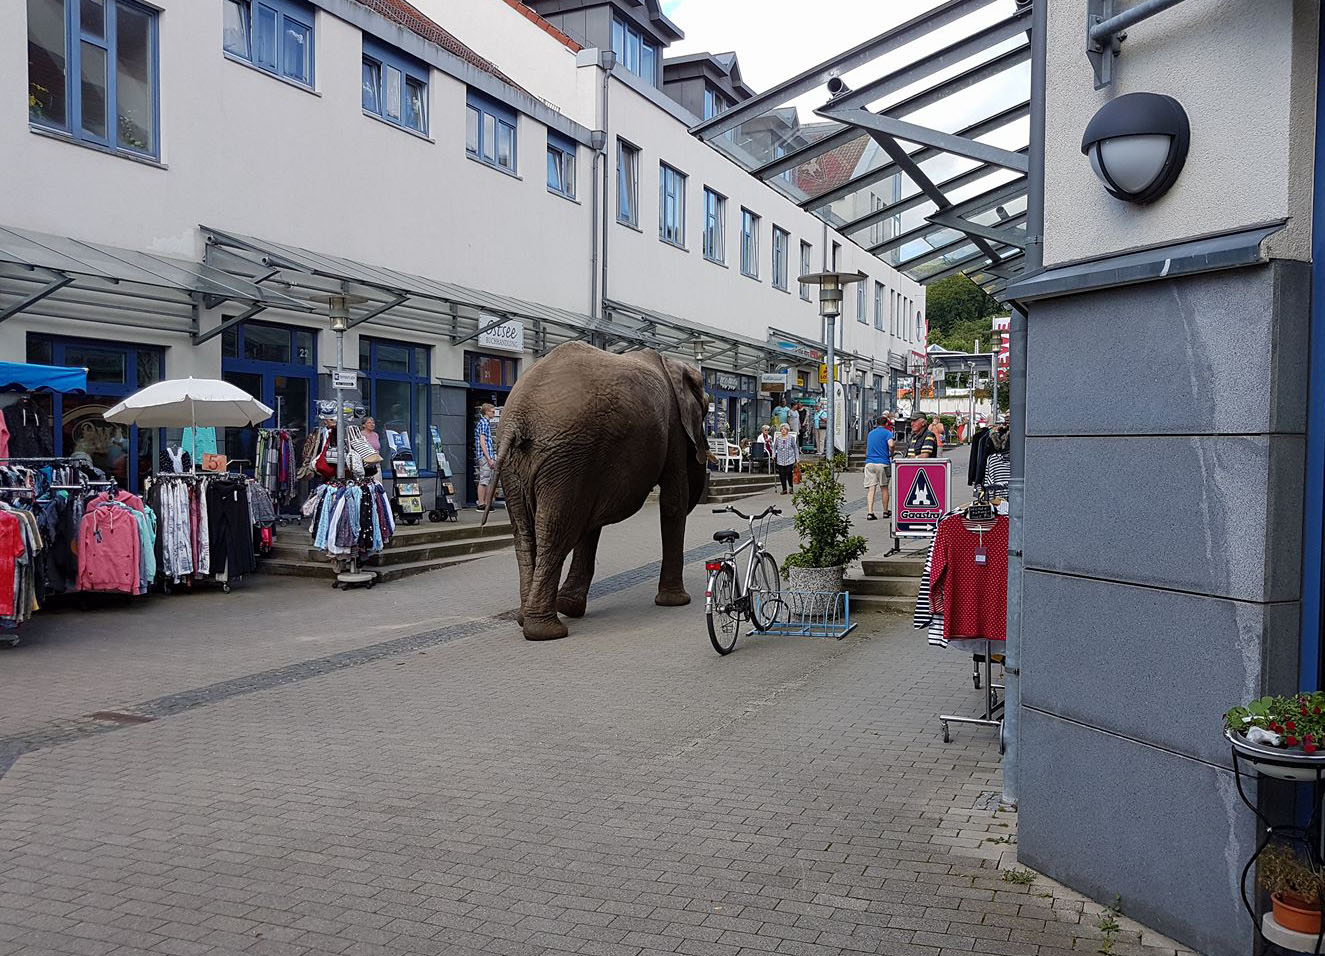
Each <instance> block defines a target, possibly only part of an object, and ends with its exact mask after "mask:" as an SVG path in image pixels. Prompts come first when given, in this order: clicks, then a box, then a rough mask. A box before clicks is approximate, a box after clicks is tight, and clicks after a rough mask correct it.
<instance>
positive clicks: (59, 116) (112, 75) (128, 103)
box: [27, 0, 160, 159]
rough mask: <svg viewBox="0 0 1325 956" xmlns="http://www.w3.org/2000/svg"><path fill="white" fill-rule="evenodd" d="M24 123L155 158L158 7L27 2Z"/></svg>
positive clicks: (84, 0)
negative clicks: (26, 118)
mask: <svg viewBox="0 0 1325 956" xmlns="http://www.w3.org/2000/svg"><path fill="white" fill-rule="evenodd" d="M27 6H28V121H29V122H30V123H32V125H33V126H38V127H41V128H43V129H50V130H58V131H59V132H61V133H65V134H67V135H68V136H70V137H71V138H73V139H74V140H77V141H78V142H81V143H86V144H90V145H95V146H100V147H102V148H104V149H108V150H111V151H113V152H119V153H127V154H133V155H138V156H148V157H151V158H153V159H155V158H157V157H158V156H159V155H160V144H159V137H158V132H157V131H158V127H159V125H160V124H159V117H160V108H159V101H160V95H159V94H160V82H159V78H158V69H157V59H158V57H157V11H156V10H153V9H151V8H150V7H145V6H143V5H142V4H140V3H136V2H134V0H80V2H76V0H27Z"/></svg>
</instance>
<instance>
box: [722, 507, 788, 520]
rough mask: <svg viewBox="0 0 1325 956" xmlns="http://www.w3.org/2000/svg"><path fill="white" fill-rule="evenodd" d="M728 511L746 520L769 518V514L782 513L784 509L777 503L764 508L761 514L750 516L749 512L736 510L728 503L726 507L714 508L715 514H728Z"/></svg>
mask: <svg viewBox="0 0 1325 956" xmlns="http://www.w3.org/2000/svg"><path fill="white" fill-rule="evenodd" d="M728 511H730V512H731V513H732V514H734V515H736V517H738V518H741V519H743V520H745V521H758V520H759V519H760V518H767V517H768V516H769V515H771V514H773V515H780V514H782V509H781V508H779V507H777V506H776V505H769V506H768V507H767V508H765V509H764V510H763V512H762V513H761V514H757V515H755V516H754V517H753V518H752V517H750V516H749V515H747V514H742V513H741V512H740V511H737V510H736V509H735V508H733V507H732V506H731V505H727V506H726V507H725V508H714V509H713V513H714V514H715V515H720V514H726V513H727V512H728Z"/></svg>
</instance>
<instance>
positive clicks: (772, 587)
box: [750, 551, 782, 631]
mask: <svg viewBox="0 0 1325 956" xmlns="http://www.w3.org/2000/svg"><path fill="white" fill-rule="evenodd" d="M781 609H782V578H781V576H780V575H779V574H778V562H777V559H776V558H774V557H773V555H771V554H769V553H768V552H767V551H761V552H759V560H758V561H756V562H755V566H754V570H753V571H751V573H750V620H751V621H752V622H753V623H754V626H755V627H757V628H759V629H760V630H761V631H762V630H766V629H768V628H770V627H772V626H773V625H774V624H775V623H776V622H777V619H778V612H779V611H780V610H781Z"/></svg>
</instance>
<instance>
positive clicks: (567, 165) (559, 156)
mask: <svg viewBox="0 0 1325 956" xmlns="http://www.w3.org/2000/svg"><path fill="white" fill-rule="evenodd" d="M575 153H576V149H575V140H573V139H571V138H570V137H569V136H562V135H561V134H560V133H558V132H557V131H556V130H554V129H549V130H548V131H547V188H548V191H549V192H554V193H556V194H557V195H558V196H565V197H566V198H567V199H574V198H575Z"/></svg>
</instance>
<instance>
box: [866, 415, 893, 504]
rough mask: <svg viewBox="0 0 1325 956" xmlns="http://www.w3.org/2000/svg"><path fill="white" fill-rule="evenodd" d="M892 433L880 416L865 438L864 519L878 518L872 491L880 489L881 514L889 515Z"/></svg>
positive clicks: (886, 421) (886, 422)
mask: <svg viewBox="0 0 1325 956" xmlns="http://www.w3.org/2000/svg"><path fill="white" fill-rule="evenodd" d="M892 464H893V433H892V432H890V431H889V430H888V420H887V419H886V418H882V417H881V418H880V419H879V421H878V423H877V424H876V425H875V426H874V427H873V428H871V429H870V433H869V436H868V437H867V438H866V439H865V519H866V520H867V521H876V520H878V517H879V516H878V515H876V514H875V513H874V492H875V491H876V490H879V489H882V496H883V507H884V509H885V510H884V512H883V516H884V517H885V518H888V517H891V516H892V512H891V511H889V510H887V508H888V482H889V481H890V480H891V476H892Z"/></svg>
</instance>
